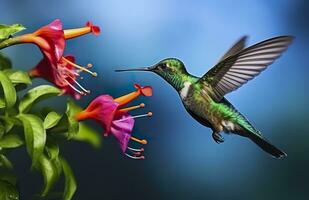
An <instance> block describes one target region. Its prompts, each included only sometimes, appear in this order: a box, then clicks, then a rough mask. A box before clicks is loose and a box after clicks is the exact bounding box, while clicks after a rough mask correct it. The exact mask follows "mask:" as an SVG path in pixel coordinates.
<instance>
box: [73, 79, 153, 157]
mask: <svg viewBox="0 0 309 200" xmlns="http://www.w3.org/2000/svg"><path fill="white" fill-rule="evenodd" d="M134 86H135V88H136V89H137V90H136V91H134V92H131V93H129V94H127V95H125V96H122V97H119V98H116V99H114V98H113V97H111V96H110V95H100V96H98V97H96V98H95V99H94V100H93V101H92V102H91V103H90V104H89V105H88V107H87V108H86V109H85V110H84V111H82V112H79V113H77V114H76V119H77V120H78V121H82V120H86V119H94V120H96V121H97V122H98V123H100V124H101V125H102V127H103V128H104V135H105V136H109V135H113V136H114V137H115V138H116V139H117V141H118V143H119V145H120V147H121V150H122V152H123V153H125V155H127V156H128V157H130V158H134V159H143V158H144V156H143V155H142V153H143V151H144V149H143V148H141V149H133V148H131V147H128V143H129V140H130V139H131V140H133V141H135V142H138V143H140V144H147V141H146V140H140V139H137V138H135V137H133V136H132V134H131V133H132V130H133V127H134V123H135V120H134V119H135V118H139V117H145V116H152V113H151V112H149V113H147V114H144V115H137V116H131V115H130V114H129V112H128V111H130V110H133V109H137V108H142V107H144V106H145V104H143V103H141V104H140V105H137V106H132V107H128V108H123V106H124V105H126V104H128V103H130V102H131V101H133V100H134V99H135V98H137V97H138V96H140V95H143V96H152V88H151V87H150V86H146V87H141V86H140V85H138V84H135V85H134ZM130 152H131V154H129V153H130ZM132 154H133V155H132Z"/></svg>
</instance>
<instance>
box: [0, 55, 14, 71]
mask: <svg viewBox="0 0 309 200" xmlns="http://www.w3.org/2000/svg"><path fill="white" fill-rule="evenodd" d="M10 68H12V62H11V60H10V59H9V58H8V57H6V56H4V55H3V54H2V53H0V70H4V69H10Z"/></svg>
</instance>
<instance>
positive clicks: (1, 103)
mask: <svg viewBox="0 0 309 200" xmlns="http://www.w3.org/2000/svg"><path fill="white" fill-rule="evenodd" d="M0 108H5V100H4V98H2V97H0Z"/></svg>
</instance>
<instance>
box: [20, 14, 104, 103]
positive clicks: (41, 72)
mask: <svg viewBox="0 0 309 200" xmlns="http://www.w3.org/2000/svg"><path fill="white" fill-rule="evenodd" d="M88 33H93V34H94V35H99V33H100V28H99V27H98V26H94V25H92V23H91V22H87V24H86V26H85V27H82V28H77V29H68V30H63V29H62V23H61V21H60V20H59V19H56V20H54V21H53V22H52V23H50V24H48V25H46V26H43V27H41V28H39V29H38V30H37V31H35V32H33V33H29V34H25V35H21V36H17V37H15V38H14V41H15V42H16V44H17V43H33V44H36V45H37V46H38V47H39V48H40V50H41V52H42V53H43V55H44V58H43V59H42V60H41V61H40V62H39V63H38V64H37V66H36V67H34V68H33V69H32V70H31V71H30V72H29V74H30V75H31V76H33V77H42V78H44V79H46V80H48V81H50V82H52V83H53V84H55V85H56V86H57V87H59V88H60V89H62V91H63V92H62V93H63V94H71V95H72V96H74V97H75V98H77V99H78V98H80V96H81V95H85V94H87V93H88V92H89V91H88V90H86V89H84V88H83V87H82V86H81V85H80V84H79V83H78V81H77V77H79V76H80V75H79V74H80V72H82V71H86V72H89V73H90V74H92V75H93V76H97V73H95V72H92V71H90V70H89V69H88V68H89V67H91V66H92V65H91V64H88V65H87V66H88V67H83V66H80V65H77V64H75V62H74V60H75V59H74V57H73V56H63V53H64V48H65V45H66V40H68V39H72V38H75V37H79V36H81V35H85V34H88ZM74 85H76V86H77V87H75V86H74Z"/></svg>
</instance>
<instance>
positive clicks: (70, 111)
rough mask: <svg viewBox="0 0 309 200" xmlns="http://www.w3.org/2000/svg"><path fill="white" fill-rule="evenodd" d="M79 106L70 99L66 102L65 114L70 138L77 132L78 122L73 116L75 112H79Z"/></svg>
mask: <svg viewBox="0 0 309 200" xmlns="http://www.w3.org/2000/svg"><path fill="white" fill-rule="evenodd" d="M80 111H81V108H80V107H79V106H78V105H76V104H75V103H74V102H73V101H72V100H71V99H69V100H68V102H67V110H66V112H65V113H66V115H67V117H68V122H69V127H68V139H71V138H72V137H73V136H74V135H76V134H77V133H78V128H79V123H78V121H77V120H76V118H75V115H76V113H77V112H80Z"/></svg>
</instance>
